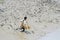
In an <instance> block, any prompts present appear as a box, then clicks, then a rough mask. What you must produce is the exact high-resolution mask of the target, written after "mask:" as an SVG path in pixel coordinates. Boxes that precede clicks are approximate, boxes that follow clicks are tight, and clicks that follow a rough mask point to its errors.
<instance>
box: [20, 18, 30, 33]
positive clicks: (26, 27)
mask: <svg viewBox="0 0 60 40" xmlns="http://www.w3.org/2000/svg"><path fill="white" fill-rule="evenodd" d="M20 27H21V30H22V31H21V32H24V31H25V30H26V29H30V27H29V25H28V24H27V17H24V19H23V20H22V21H21V23H20Z"/></svg>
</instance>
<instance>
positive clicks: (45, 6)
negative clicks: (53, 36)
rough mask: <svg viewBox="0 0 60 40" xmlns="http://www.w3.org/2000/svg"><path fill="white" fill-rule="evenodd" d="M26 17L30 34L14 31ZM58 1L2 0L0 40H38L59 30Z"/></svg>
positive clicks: (59, 11)
mask: <svg viewBox="0 0 60 40" xmlns="http://www.w3.org/2000/svg"><path fill="white" fill-rule="evenodd" d="M24 16H27V17H28V24H29V25H30V27H31V29H30V30H28V31H29V32H31V31H33V33H31V34H26V33H21V32H19V31H15V30H14V29H16V28H18V27H19V23H20V20H21V19H23V17H24ZM59 26H60V0H51V1H50V0H48V1H47V0H4V1H3V2H1V3H0V40H38V39H40V38H41V37H43V36H45V35H46V34H48V33H52V32H54V31H56V30H57V29H60V27H59Z"/></svg>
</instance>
